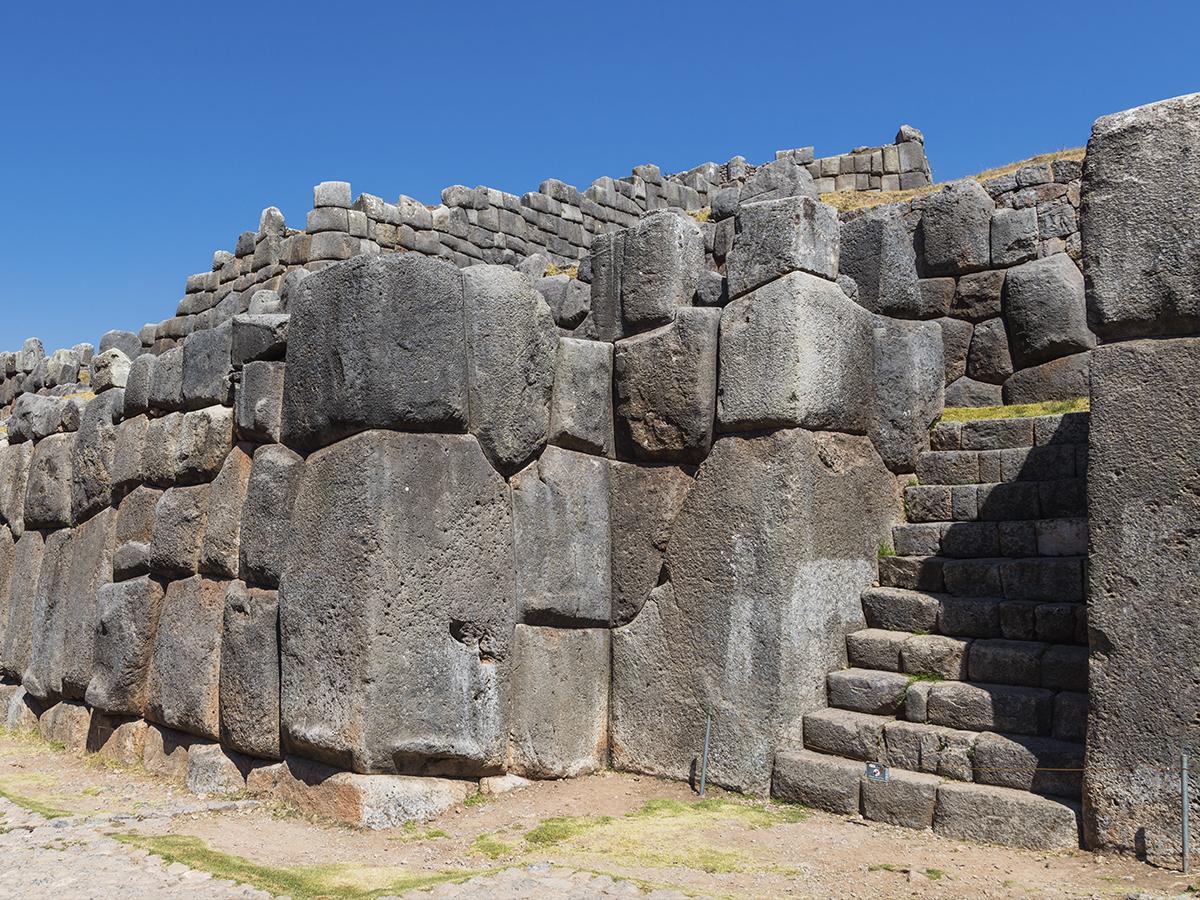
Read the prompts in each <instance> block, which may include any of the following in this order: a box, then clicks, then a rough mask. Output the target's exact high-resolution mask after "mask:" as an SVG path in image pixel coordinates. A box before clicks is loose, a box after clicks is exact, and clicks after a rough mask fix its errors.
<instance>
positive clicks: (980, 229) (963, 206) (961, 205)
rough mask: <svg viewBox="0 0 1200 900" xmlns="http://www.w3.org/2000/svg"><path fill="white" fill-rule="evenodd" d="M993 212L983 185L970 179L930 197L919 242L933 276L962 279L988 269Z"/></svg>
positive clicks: (990, 201)
mask: <svg viewBox="0 0 1200 900" xmlns="http://www.w3.org/2000/svg"><path fill="white" fill-rule="evenodd" d="M994 208H995V204H994V203H993V202H992V198H991V197H989V196H988V192H987V191H985V190H984V189H983V185H981V184H980V183H979V182H977V181H975V180H973V179H970V178H968V179H964V180H963V181H955V182H952V183H951V184H948V185H946V187H944V188H942V189H941V190H940V191H938V192H937V193H935V194H931V195H930V196H929V199H928V201H927V202H926V204H925V214H924V215H923V216H922V217H921V225H920V233H919V239H920V240H921V241H922V242H923V246H924V257H925V266H926V268H928V270H929V272H930V274H932V275H960V274H964V273H967V272H977V271H979V270H980V269H986V268H987V267H988V264H989V263H990V262H991V223H992V210H993V209H994Z"/></svg>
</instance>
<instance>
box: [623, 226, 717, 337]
mask: <svg viewBox="0 0 1200 900" xmlns="http://www.w3.org/2000/svg"><path fill="white" fill-rule="evenodd" d="M624 251H625V252H624V257H623V260H622V263H621V265H622V271H621V315H622V316H623V318H624V320H625V325H626V331H630V330H633V331H637V330H640V329H644V328H647V327H652V326H655V325H663V324H665V323H667V322H670V321H671V320H672V318H673V317H674V314H675V310H676V308H677V307H680V306H691V304H692V296H693V295H694V294H695V293H696V285H697V284H698V283H699V281H700V275H701V273H702V272H703V271H704V236H703V235H702V234H701V233H700V227H699V226H698V225H697V224H696V221H695V220H694V219H693V218H692V217H691V216H689V215H687V214H686V213H684V212H682V211H681V210H677V209H662V210H657V211H655V212H652V213H648V214H647V215H645V216H643V217H642V218H641V219H639V220H638V221H637V223H636V224H635V225H634V226H633V227H632V228H629V229H628V230H627V232H626V235H625V248H624Z"/></svg>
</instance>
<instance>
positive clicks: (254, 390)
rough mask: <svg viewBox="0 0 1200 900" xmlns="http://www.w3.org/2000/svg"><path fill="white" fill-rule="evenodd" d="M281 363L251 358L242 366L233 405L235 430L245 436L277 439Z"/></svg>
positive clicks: (281, 420) (281, 380)
mask: <svg viewBox="0 0 1200 900" xmlns="http://www.w3.org/2000/svg"><path fill="white" fill-rule="evenodd" d="M284 366H285V364H284V363H282V362H251V363H246V365H245V367H244V368H243V369H242V380H241V382H240V383H239V384H238V386H237V398H236V402H235V406H236V412H237V430H238V434H239V435H241V436H242V437H244V438H246V439H247V440H254V441H261V442H264V443H268V444H273V443H279V436H280V429H281V427H282V423H283V383H284Z"/></svg>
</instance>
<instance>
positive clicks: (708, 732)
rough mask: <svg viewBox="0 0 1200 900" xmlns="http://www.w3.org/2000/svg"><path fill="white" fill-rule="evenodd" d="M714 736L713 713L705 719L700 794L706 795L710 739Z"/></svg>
mask: <svg viewBox="0 0 1200 900" xmlns="http://www.w3.org/2000/svg"><path fill="white" fill-rule="evenodd" d="M711 736H712V713H711V712H710V713H708V715H707V716H706V717H705V719H704V756H702V757H701V758H700V796H701V797H703V796H704V785H705V783H706V782H707V781H708V739H709V737H711Z"/></svg>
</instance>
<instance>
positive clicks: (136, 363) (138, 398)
mask: <svg viewBox="0 0 1200 900" xmlns="http://www.w3.org/2000/svg"><path fill="white" fill-rule="evenodd" d="M157 364H158V358H157V357H156V356H153V355H151V354H149V353H145V354H143V355H142V356H139V357H138V358H137V359H135V360H133V362H132V363H130V365H129V375H128V377H127V378H126V379H125V417H126V418H132V417H133V416H140V415H143V414H144V413H147V412H149V411H150V394H151V391H152V389H153V384H154V372H155V369H156V367H157Z"/></svg>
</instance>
